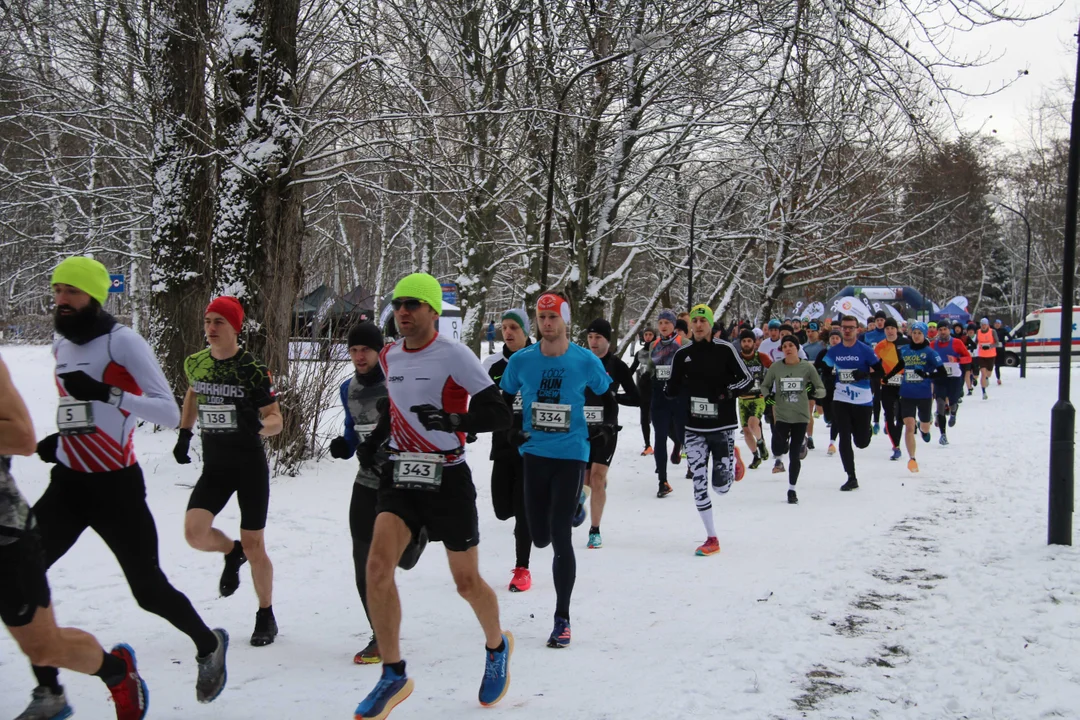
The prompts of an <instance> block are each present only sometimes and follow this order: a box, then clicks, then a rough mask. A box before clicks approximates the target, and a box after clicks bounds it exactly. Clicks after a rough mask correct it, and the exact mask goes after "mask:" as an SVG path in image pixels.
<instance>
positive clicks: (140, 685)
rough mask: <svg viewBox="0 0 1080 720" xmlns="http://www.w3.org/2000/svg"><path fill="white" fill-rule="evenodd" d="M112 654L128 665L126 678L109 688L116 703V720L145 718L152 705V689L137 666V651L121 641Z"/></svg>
mask: <svg viewBox="0 0 1080 720" xmlns="http://www.w3.org/2000/svg"><path fill="white" fill-rule="evenodd" d="M110 654H112V655H115V656H116V657H118V658H120V659H121V660H123V661H124V664H125V665H127V674H126V675H125V676H124V679H123V680H121V681H120V682H119V683H117V684H116V685H113V686H112V687H110V688H109V692H110V693H112V698H113V703H114V704H115V705H116V720H143V718H145V717H146V711H147V709H148V708H149V707H150V691H149V690H148V689H147V687H146V682H145V681H144V680H143V679H142V677H141V676H140V675H139V671H138V669H136V667H135V651H134V650H132V649H131V646H130V645H127V644H124V643H121V644H120V645H117V646H116V647H114V648H113V649H112V651H111V653H110Z"/></svg>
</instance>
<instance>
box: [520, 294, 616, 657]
mask: <svg viewBox="0 0 1080 720" xmlns="http://www.w3.org/2000/svg"><path fill="white" fill-rule="evenodd" d="M569 323H570V304H569V303H568V302H567V301H566V299H565V298H563V297H561V296H559V295H556V294H555V293H550V292H549V293H544V294H543V295H541V296H540V298H539V299H538V300H537V301H536V324H537V326H538V328H539V331H540V342H539V343H537V344H535V345H533V346H531V347H528V348H525V349H524V350H520V351H518V352H516V353H514V355H512V356H511V357H510V362H508V363H507V365H506V371H505V372H504V373H503V377H502V381H501V383H500V385H501V386H502V389H503V392H506V393H510V394H511V395H516V394H517V393H519V392H520V393H521V405H522V411H523V412H522V415H523V422H522V433H521V435H520V437H519V439H520V440H522V441H523V442H522V443H521V454H522V457H523V460H524V465H525V511H526V512H527V513H528V515H529V529H530V530H531V531H532V535H533V542H534V543H535V544H536V547H539V548H543V547H547V546H548V545H551V547H552V551H553V554H554V558H553V560H552V565H551V571H552V575H553V576H554V585H555V617H554V627H553V629H552V631H551V635H550V636H548V641H547V646H548V647H550V648H565V647H567V646H568V645H569V644H570V598H571V596H572V594H573V591H574V583H575V581H576V579H577V558H576V557H575V555H574V544H573V541H572V538H571V534H572V530H573V521H574V513H575V511H576V508H577V505H578V496H579V493H580V492H581V487H582V483H583V482H584V479H585V465H586V463H587V462H588V460H589V453H590V447H589V430H588V425H587V422H586V417H585V412H586V409H585V392H586V389H588V390H591V391H592V392H593V393H595V394H597V395H602V394H604V393H605V392H607V389H608V385H610V384H611V379H610V378H609V377H608V374H607V372H605V371H604V366H603V364H602V363H601V362H600V359H599V358H597V357H596V355H594V354H593V353H592V352H590V351H589V350H587V349H586V348H583V347H581V346H580V345H574V344H571V343H570V341H569V339H568V338H567V335H566V327H567V325H568V324H569Z"/></svg>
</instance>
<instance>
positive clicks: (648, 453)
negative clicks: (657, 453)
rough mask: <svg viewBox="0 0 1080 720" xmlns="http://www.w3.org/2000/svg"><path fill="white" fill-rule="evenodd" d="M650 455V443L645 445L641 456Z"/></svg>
mask: <svg viewBox="0 0 1080 720" xmlns="http://www.w3.org/2000/svg"><path fill="white" fill-rule="evenodd" d="M646 455H652V445H646V446H645V449H644V450H642V451H641V456H642V457H644V456H646Z"/></svg>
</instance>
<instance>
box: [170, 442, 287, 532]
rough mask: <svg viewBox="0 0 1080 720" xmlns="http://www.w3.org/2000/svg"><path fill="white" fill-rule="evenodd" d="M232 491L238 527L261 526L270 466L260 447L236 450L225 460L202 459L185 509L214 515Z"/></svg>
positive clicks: (265, 506)
mask: <svg viewBox="0 0 1080 720" xmlns="http://www.w3.org/2000/svg"><path fill="white" fill-rule="evenodd" d="M233 493H236V501H237V503H239V505H240V529H241V530H251V531H256V530H262V529H264V528H265V527H266V513H267V511H268V509H269V507H270V467H269V465H267V463H266V454H265V453H264V452H263V451H262V450H261V449H260V450H259V451H258V452H251V451H247V452H243V453H240V454H238V457H237V458H235V459H234V460H231V461H229V462H228V463H224V462H208V463H206V464H205V465H204V466H203V471H202V475H200V476H199V481H198V482H197V483H195V489H194V490H192V491H191V499H190V500H188V506H187V509H188V510H208V511H209V512H210V513H211V514H212V515H217V514H218V513H220V512H221V510H222V508H224V507H225V505H226V503H228V502H229V498H231V497H232V496H233Z"/></svg>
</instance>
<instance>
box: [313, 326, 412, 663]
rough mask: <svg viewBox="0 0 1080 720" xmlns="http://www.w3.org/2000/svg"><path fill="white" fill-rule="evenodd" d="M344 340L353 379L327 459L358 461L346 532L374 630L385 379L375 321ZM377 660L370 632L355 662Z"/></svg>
mask: <svg viewBox="0 0 1080 720" xmlns="http://www.w3.org/2000/svg"><path fill="white" fill-rule="evenodd" d="M346 342H347V343H348V352H349V360H350V361H352V365H353V375H352V377H350V378H348V379H347V380H345V382H343V383H342V384H341V388H340V395H341V405H342V408H343V409H344V410H345V427H344V434H342V435H339V436H338V437H336V438H334V439H333V440H331V441H330V456H331V457H334V458H337V459H339V460H348V459H349V458H351V457H353V455H356V458H357V460H358V461H359V468H358V469H357V471H356V478H355V480H354V481H353V488H352V498H351V500H350V501H349V534H350V535H351V536H352V556H353V576H354V578H355V581H356V592H357V594H359V595H360V603H361V604H362V605H363V606H364V615H366V616H367V619H368V625H369V626H372V623H371V611H370V609H369V608H368V600H367V559H368V553H369V551H370V550H371V537H372V531H373V530H374V529H375V508H376V506H377V503H378V490H379V478H380V470H381V468H382V466H383V465H385V464H386V462H387V458H388V456H387V453H386V452H385V450H384V449H383V443H384V442H385V440H386V437H387V436H388V435H389V430H390V425H389V407H388V406H389V400H387V393H386V378H385V376H384V375H383V372H382V367H381V366H380V365H379V352H380V351H381V350H382V348H383V335H382V332H381V331H380V330H379V328H378V327H377V326H376V325H375V323H372V322H370V321H364V322H361V323H358V324H357V325H354V326H353V327H352V328H350V329H349V335H348V339H347V340H346ZM426 543H427V532H426V530H421V532H420V536H419V537H418V538H415V539H414V541H413V542H410V543H409V547H408V548H406V550H405V552H404V553H402V555H401V559H400V560H399V561H398V567H399V568H401V569H402V570H411V569H412V568H413V567H414V566H415V565H416V563H417V561H419V559H420V554H421V553H422V552H423V550H424V545H425V544H426ZM372 627H373V626H372ZM381 661H382V656H381V655H380V654H379V642H378V639H377V638H376V637H375V633H374V630H373V631H372V633H371V639H370V640H369V641H368V644H367V646H365V647H364V649H362V650H361V651H360V652H358V653H356V655H354V656H353V662H354V663H356V664H357V665H371V664H375V663H378V662H381Z"/></svg>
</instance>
